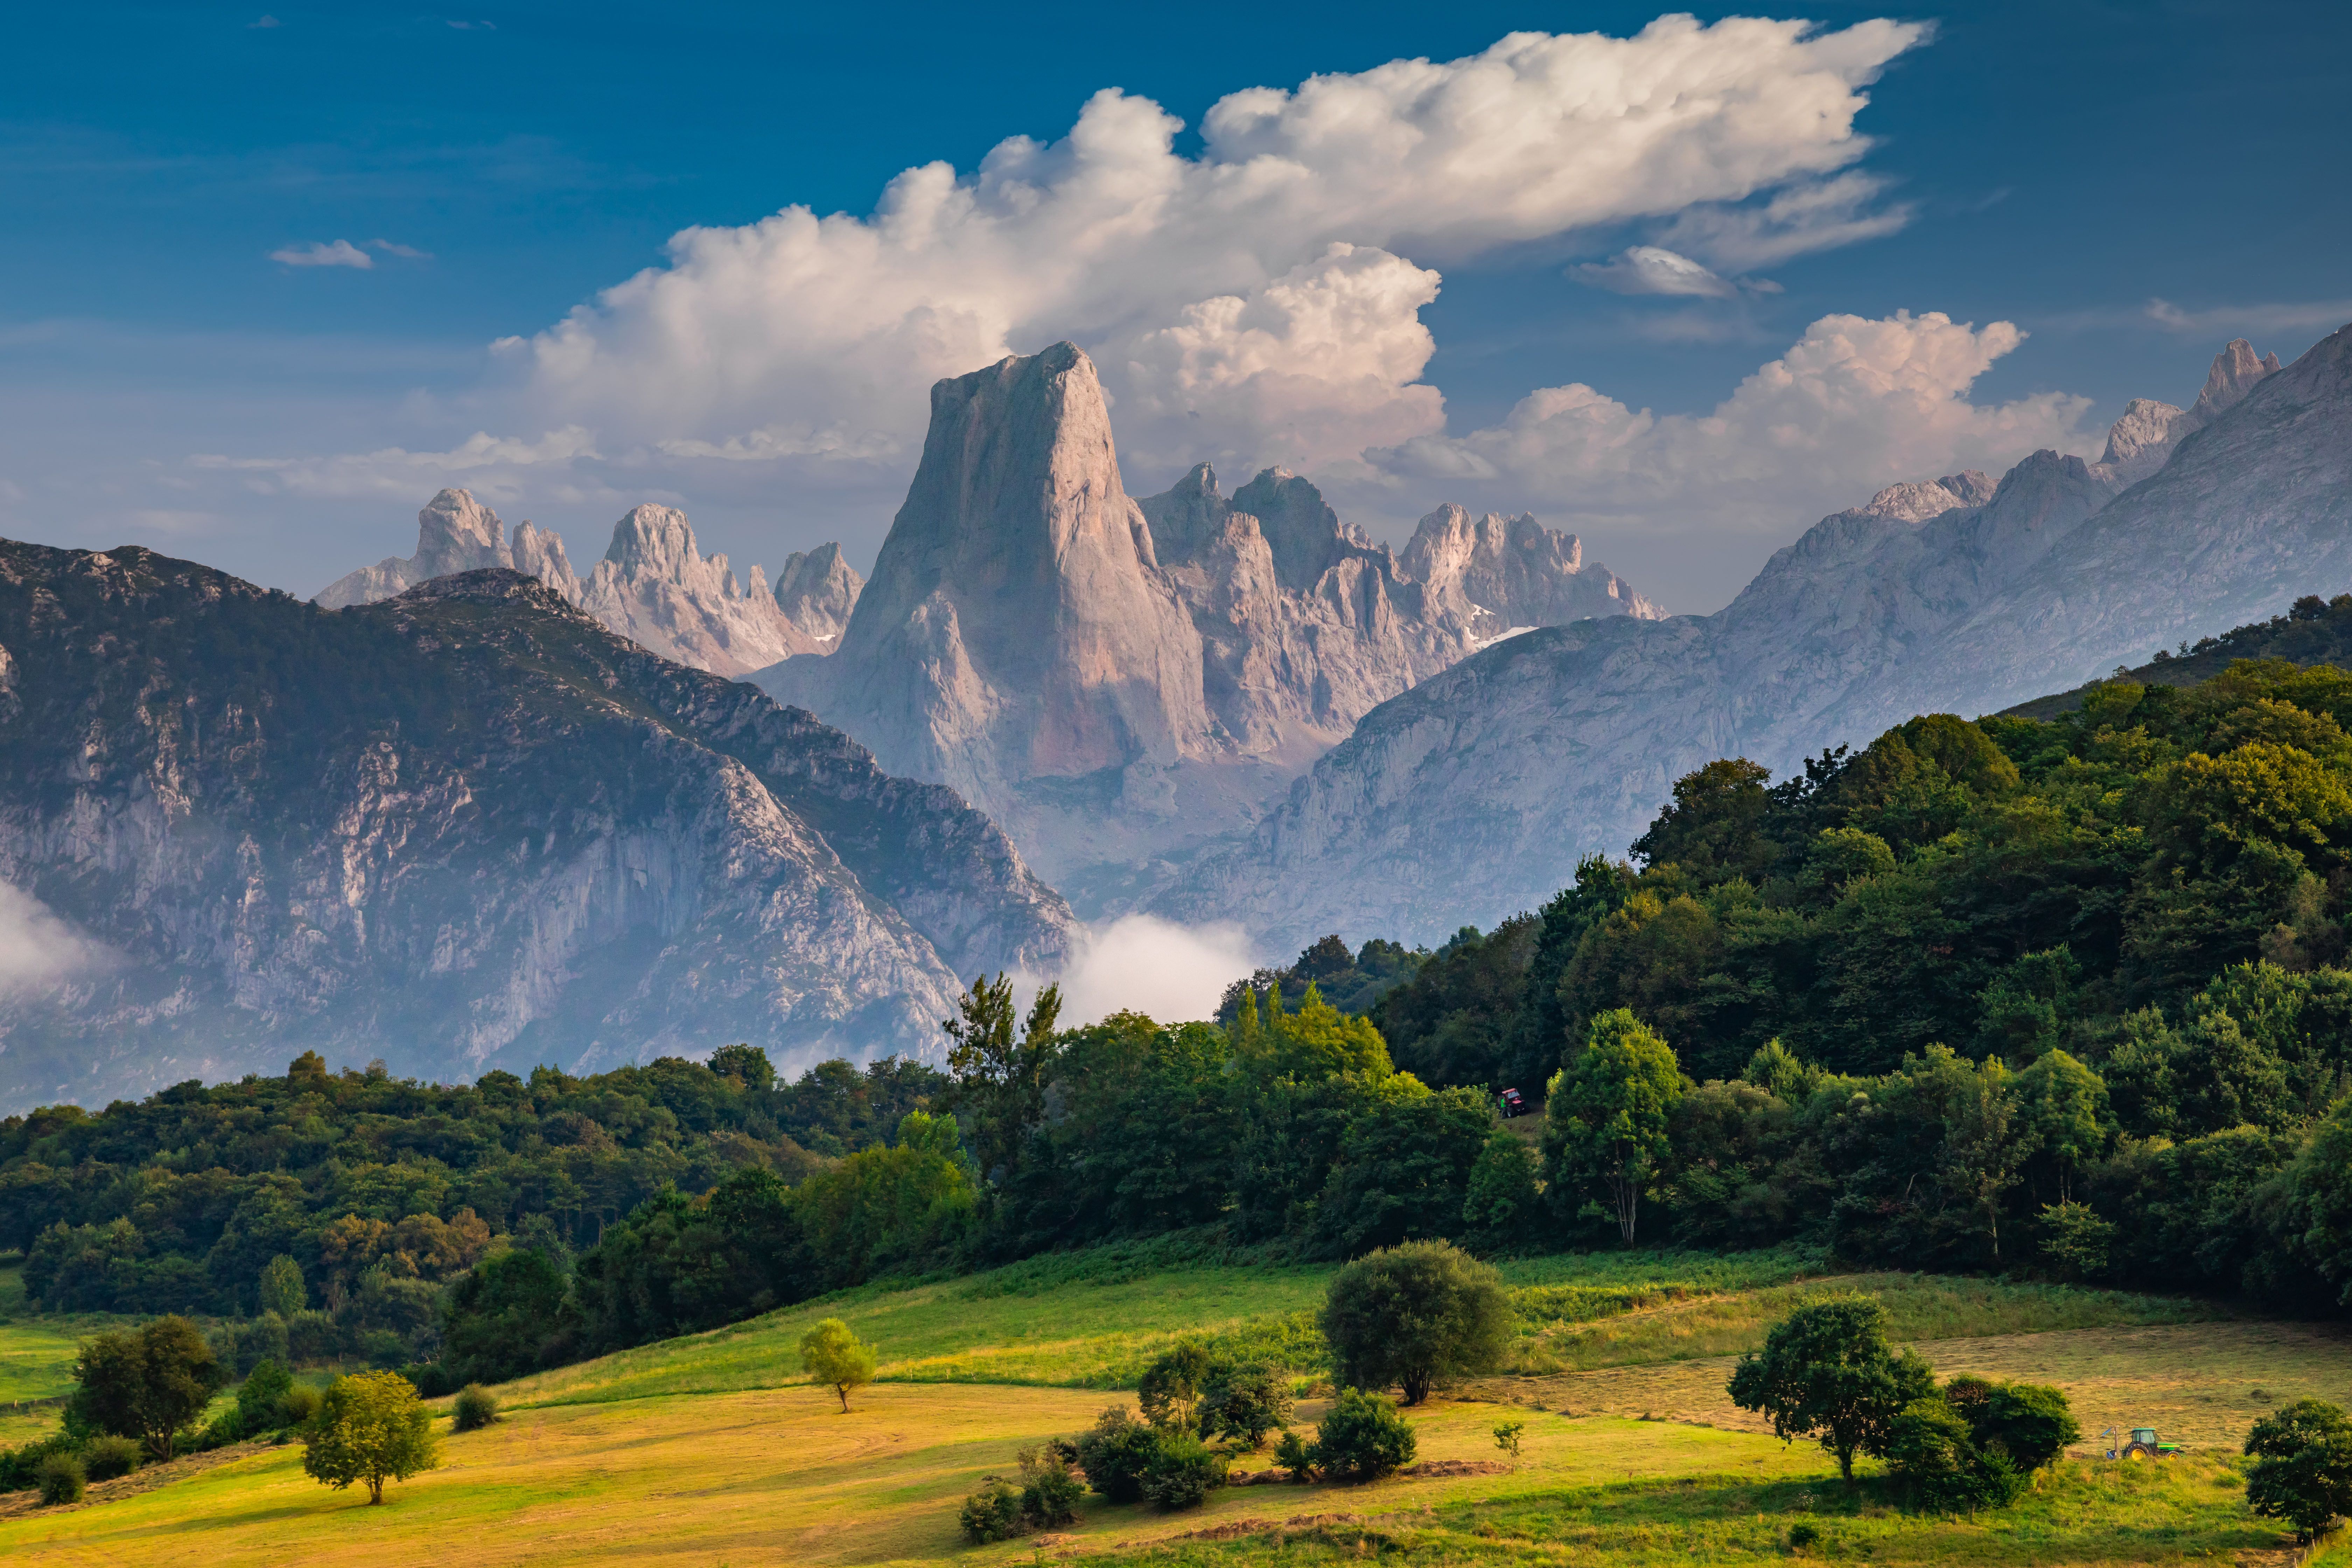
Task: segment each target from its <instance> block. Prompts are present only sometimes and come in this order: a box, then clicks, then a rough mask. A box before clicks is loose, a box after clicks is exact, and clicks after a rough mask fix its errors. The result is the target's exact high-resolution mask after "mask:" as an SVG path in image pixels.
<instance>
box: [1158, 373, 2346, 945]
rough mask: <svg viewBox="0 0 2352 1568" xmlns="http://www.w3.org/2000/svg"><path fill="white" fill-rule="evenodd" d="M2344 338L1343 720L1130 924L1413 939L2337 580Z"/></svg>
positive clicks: (1884, 501)
mask: <svg viewBox="0 0 2352 1568" xmlns="http://www.w3.org/2000/svg"><path fill="white" fill-rule="evenodd" d="M2346 345H2347V333H2338V334H2336V336H2335V337H2333V338H2331V339H2329V340H2327V341H2326V342H2323V343H2321V344H2320V345H2319V346H2317V347H2315V348H2314V349H2313V350H2312V351H2311V352H2310V353H2307V354H2305V356H2304V357H2303V359H2301V360H2299V361H2298V362H2297V363H2296V364H2295V365H2294V366H2293V367H2291V368H2289V369H2288V370H2285V371H2284V372H2280V373H2277V374H2272V373H2271V372H2270V370H2269V367H2268V365H2267V364H2266V363H2264V362H2263V361H2260V360H2257V359H2255V357H2254V356H2253V354H2252V350H2251V349H2249V348H2247V347H2246V345H2244V344H2243V343H2242V342H2241V343H2233V344H2231V347H2230V348H2229V349H2227V350H2225V351H2223V353H2222V354H2221V356H2220V357H2219V358H2218V359H2217V360H2216V362H2215V369H2214V374H2213V375H2212V376H2211V377H2210V378H2209V380H2208V383H2207V387H2206V392H2205V395H2203V396H2201V397H2200V399H2199V402H2198V405H2197V406H2196V408H2195V409H2192V410H2191V411H2190V414H2189V415H2188V416H2183V415H2179V414H2177V413H2175V412H2174V411H2172V410H2170V409H2168V408H2166V407H2164V406H2163V405H2135V406H2134V409H2133V411H2132V412H2130V413H2127V414H2126V417H2125V419H2124V420H2122V421H2119V422H2118V425H2117V427H2116V433H2115V435H2114V436H2113V437H2111V439H2110V443H2109V447H2108V450H2107V453H2106V455H2105V459H2104V460H2103V461H2102V462H2100V463H2097V464H2085V463H2084V462H2083V461H2081V460H2080V459H2079V458H2068V457H2062V456H2060V455H2059V454H2057V453H2055V452H2038V453H2035V454H2034V455H2032V457H2029V458H2026V459H2025V460H2024V461H2023V462H2021V463H2020V464H2018V465H2017V467H2015V468H2012V469H2011V470H2010V472H2009V473H2008V474H2006V475H2004V476H2003V477H2002V479H2000V483H1999V484H1998V485H1994V484H1992V483H1991V482H1990V480H1988V479H1986V477H1985V476H1983V475H1981V474H1975V473H1969V474H1959V475H1953V476H1949V477H1948V478H1945V479H1938V480H1936V481H1934V482H1932V483H1927V484H1906V485H1896V486H1894V487H1891V488H1889V489H1886V490H1884V491H1882V492H1880V494H1879V495H1878V496H1876V497H1874V499H1873V500H1872V501H1871V502H1870V503H1869V504H1868V505H1867V506H1864V507H1860V508H1856V509H1854V510H1851V511H1846V512H1841V513H1838V514H1836V515H1834V516H1832V517H1828V518H1824V519H1823V520H1822V521H1821V522H1820V523H1818V524H1816V525H1815V526H1814V527H1813V528H1811V530H1809V531H1807V532H1806V533H1805V535H1804V536H1803V537H1802V538H1801V539H1800V540H1798V541H1797V542H1795V543H1793V544H1791V545H1790V546H1788V547H1787V548H1785V549H1783V550H1781V551H1780V552H1779V553H1777V554H1776V555H1774V556H1773V558H1772V559H1771V561H1770V562H1769V563H1767V565H1766V566H1765V568H1764V570H1763V571H1762V572H1760V573H1759V574H1758V575H1757V577H1756V579H1755V581H1754V582H1752V583H1750V584H1748V587H1747V588H1746V589H1745V590H1744V591H1743V592H1742V593H1741V594H1740V595H1739V596H1738V598H1737V599H1735V600H1734V601H1733V602H1732V603H1731V604H1730V605H1727V607H1726V608H1724V609H1723V610H1721V611H1719V612H1717V614H1715V615H1713V616H1681V617H1675V618H1673V619H1669V620H1665V621H1660V622H1650V621H1639V620H1633V619H1630V618H1625V617H1618V618H1614V619H1608V620H1595V621H1584V622H1579V623H1577V624H1575V625H1573V626H1562V627H1558V628H1554V629H1550V630H1544V631H1537V632H1531V633H1528V634H1526V635H1524V636H1522V637H1514V638H1512V639H1510V640H1509V641H1507V642H1505V643H1503V644H1501V645H1500V646H1497V647H1490V648H1487V649H1486V651H1484V652H1483V653H1480V654H1478V655H1477V656H1476V657H1475V658H1470V659H1467V660H1465V662H1463V663H1462V664H1460V665H1457V666H1455V667H1454V668H1452V669H1450V670H1448V671H1446V672H1445V673H1444V675H1441V676H1439V677H1437V678H1435V679H1432V680H1429V681H1427V682H1425V683H1423V685H1421V686H1419V687H1417V688H1415V689H1412V690H1411V691H1408V692H1406V693H1404V694H1403V695H1402V696H1401V697H1399V698H1396V699H1394V700H1391V701H1390V702H1388V703H1385V704H1383V705H1382V706H1381V707H1380V708H1377V709H1375V710H1372V711H1371V712H1370V713H1368V714H1366V715H1365V717H1364V718H1363V719H1362V720H1361V721H1360V722H1359V723H1358V725H1357V727H1356V730H1355V732H1354V733H1353V734H1352V735H1350V736H1349V739H1348V740H1347V741H1346V742H1343V743H1342V744H1340V745H1339V747H1337V748H1335V749H1334V750H1333V751H1332V752H1330V753H1329V754H1328V755H1327V756H1325V757H1324V758H1323V759H1322V760H1321V761H1319V762H1318V763H1317V764H1316V766H1315V768H1314V770H1313V772H1312V773H1310V774H1309V775H1308V776H1307V777H1306V778H1305V779H1303V780H1301V781H1300V782H1299V783H1298V784H1297V785H1296V786H1295V787H1294V789H1293V791H1292V794H1291V796H1290V798H1289V800H1288V801H1287V802H1286V804H1285V805H1283V806H1282V807H1281V808H1280V809H1279V810H1277V811H1276V812H1273V813H1271V814H1269V815H1268V816H1267V817H1266V818H1265V821H1263V822H1262V823H1260V824H1259V825H1258V826H1257V827H1256V828H1255V830H1254V832H1253V833H1252V834H1250V835H1249V836H1247V837H1245V838H1244V839H1242V840H1240V841H1239V842H1238V843H1237V844H1236V845H1235V846H1234V847H1230V848H1228V849H1225V850H1223V851H1221V852H1218V853H1215V854H1213V855H1206V856H1203V857H1202V858H1201V859H1200V860H1199V861H1198V862H1196V863H1195V864H1194V865H1193V866H1192V868H1189V869H1188V871H1187V872H1186V873H1185V875H1184V876H1183V878H1182V879H1181V880H1180V881H1178V882H1177V883H1176V885H1175V886H1174V887H1173V888H1171V889H1169V890H1168V891H1166V892H1164V893H1162V894H1160V895H1159V896H1158V897H1157V898H1155V900H1153V902H1152V905H1151V907H1153V908H1155V909H1158V910H1160V911H1161V912H1164V913H1168V914H1171V915H1173V916H1176V917H1178V918H1183V919H1204V918H1225V919H1238V920H1240V921H1243V922H1244V924H1246V925H1247V926H1248V927H1249V928H1250V929H1251V931H1253V933H1254V934H1255V935H1256V936H1257V937H1258V938H1259V939H1260V940H1261V941H1263V942H1266V943H1267V944H1268V945H1271V946H1274V947H1276V948H1277V949H1280V948H1284V947H1290V946H1295V945H1297V944H1299V943H1301V942H1306V941H1308V940H1311V939H1312V938H1313V937H1314V936H1316V935H1318V934H1319V933H1322V932H1325V931H1341V932H1343V933H1351V934H1360V933H1365V932H1379V933H1381V934H1383V935H1389V936H1393V937H1395V938H1398V939H1400V940H1402V941H1405V942H1437V941H1440V940H1443V939H1444V936H1445V935H1447V934H1448V933H1450V932H1451V931H1454V930H1455V929H1456V928H1457V927H1459V926H1461V925H1464V924H1465V923H1491V922H1492V921H1494V920H1496V918H1497V917H1498V916H1501V915H1505V914H1507V913H1509V912H1511V911H1512V910H1525V909H1533V908H1535V907H1536V906H1538V904H1540V903H1541V902H1542V900H1544V899H1546V898H1548V897H1549V896H1550V894H1551V893H1552V892H1553V891H1555V890H1557V889H1559V888H1560V887H1562V886H1564V885H1566V884H1567V883H1568V882H1570V880H1572V879H1573V876H1574V868H1575V863H1576V861H1577V859H1578V858H1580V856H1583V855H1586V854H1591V853H1594V852H1602V853H1607V854H1612V855H1615V854H1622V852H1623V851H1624V848H1625V847H1626V846H1627V845H1628V844H1629V843H1631V842H1632V840H1633V837H1634V836H1635V835H1636V834H1637V833H1639V832H1640V831H1641V829H1642V826H1643V825H1644V824H1645V823H1646V822H1647V821H1648V819H1649V817H1650V816H1651V815H1652V814H1653V813H1654V811H1655V810H1656V809H1657V808H1658V806H1659V805H1661V804H1662V803H1663V802H1664V800H1665V799H1666V798H1667V796H1668V794H1669V792H1670V789H1671V786H1672V784H1673V781H1674V780H1675V778H1676V777H1678V776H1680V775H1681V774H1682V773H1686V772H1688V771H1690V770H1691V769H1693V768H1696V767H1698V766H1701V765H1703V764H1704V763H1706V762H1708V761H1710V760H1711V759H1713V758H1716V757H1720V756H1741V755H1744V756H1747V757H1748V758H1750V759H1752V760H1754V761H1757V762H1760V763H1764V764H1765V765H1767V766H1769V767H1770V768H1772V769H1773V770H1774V771H1775V772H1776V773H1786V772H1788V771H1790V770H1791V769H1793V768H1794V767H1795V766H1796V765H1797V763H1798V762H1799V760H1800V759H1801V758H1802V757H1804V756H1806V755H1808V754H1811V753H1812V752H1818V751H1820V750H1821V749H1822V748H1823V747H1826V746H1832V745H1838V744H1843V743H1848V742H1859V741H1864V740H1867V739H1868V738H1869V737H1870V736H1872V735H1874V734H1875V733H1877V732H1878V731H1881V730H1883V729H1885V727H1886V726H1887V725H1888V724H1890V723H1893V722H1895V721H1900V720H1902V719H1905V718H1907V717H1909V716H1910V715H1911V714H1913V713H1916V712H1921V711H1931V710H1937V709H1939V708H1942V709H1957V710H1961V711H1967V712H1981V711H1984V710H1988V709H1990V708H1997V707H2000V706H2003V705H2005V704H2007V703H2011V702H2015V701H2018V700H2022V699H2025V698H2030V697H2032V696H2033V695H2035V694H2036V693H2037V692H2042V691H2046V690H2048V689H2050V688H2051V687H2052V686H2053V685H2054V684H2058V683H2059V682H2060V681H2062V680H2063V679H2066V678H2068V677H2072V678H2073V679H2081V678H2082V677H2083V676H2084V675H2088V674H2091V673H2093V672H2095V671H2096V670H2100V669H2104V668H2110V667H2112V666H2113V665H2114V664H2115V663H2116V659H2117V658H2118V657H2119V656H2120V655H2123V654H2126V653H2139V652H2143V651H2144V650H2146V649H2147V648H2148V647H2150V646H2151V645H2152V644H2158V643H2166V642H2170V641H2173V640H2174V639H2176V638H2178V637H2183V636H2195V635H2198V634H2199V633H2201V632H2204V631H2208V630H2210V629H2211V628H2212V627H2213V626H2217V625H2226V624H2228V622H2229V621H2230V620H2231V619H2243V618H2245V616H2247V615H2248V614H2250V613H2254V612H2267V611H2269V610H2271V609H2273V608H2282V607H2284V604H2285V602H2286V600H2287V599H2288V598H2291V597H2292V596H2294V595H2295V594H2299V593H2302V592H2305V591H2306V589H2307V587H2308V585H2309V584H2311V583H2313V582H2333V581H2345V580H2347V579H2352V559H2347V557H2352V526H2347V524H2352V516H2347V508H2352V489H2347V483H2346V479H2347V473H2346V469H2347V462H2352V374H2347V363H2346V361H2347V347H2346ZM2152 409H2153V410H2155V412H2154V413H2152V412H2151V410H2152ZM2192 416H2193V417H2192ZM2165 453H2168V454H2169V457H2168V460H2167V461H2166V462H2165V464H2164V466H2163V467H2162V468H2160V469H2159V470H2158V472H2157V473H2156V475H2155V476H2154V477H2152V478H2149V479H2144V480H2141V481H2140V482H2139V483H2137V485H2134V486H2132V487H2131V488H2130V489H2128V490H2126V489H2125V485H2126V481H2127V480H2128V479H2129V478H2130V475H2131V474H2132V473H2134V472H2136V471H2141V470H2144V469H2145V468H2146V467H2147V464H2148V462H2149V461H2150V460H2151V458H2152V456H2154V455H2160V454H2165ZM2118 491H2122V492H2123V494H2122V495H2121V497H2120V499H2117V492H2118ZM2053 677H2054V678H2053Z"/></svg>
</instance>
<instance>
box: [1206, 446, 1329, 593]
mask: <svg viewBox="0 0 2352 1568" xmlns="http://www.w3.org/2000/svg"><path fill="white" fill-rule="evenodd" d="M1202 467H1203V468H1205V467H1207V465H1206V464H1203V465H1202ZM1195 471H1196V472H1197V471H1198V470H1195ZM1212 482H1213V476H1212ZM1233 510H1235V511H1245V512H1247V513H1249V514H1250V515H1251V516H1252V517H1254V518H1255V519H1257V523H1258V531H1259V532H1260V533H1263V534H1264V535H1265V542H1266V548H1267V549H1269V550H1271V551H1272V552H1274V575H1275V580H1276V582H1278V583H1280V584H1282V585H1283V586H1284V587H1285V588H1287V589H1289V590H1290V591H1291V592H1293V593H1304V592H1305V591H1307V589H1309V588H1312V587H1313V586H1314V585H1315V584H1316V583H1317V582H1318V581H1319V580H1320V579H1321V578H1322V576H1323V574H1324V573H1326V572H1328V571H1329V570H1330V569H1331V568H1332V567H1334V566H1336V565H1338V564H1339V562H1340V561H1341V560H1343V559H1345V558H1346V556H1347V555H1348V553H1349V547H1350V546H1353V547H1355V548H1356V549H1359V550H1361V549H1366V548H1369V541H1366V540H1365V539H1364V538H1363V537H1362V536H1361V535H1360V534H1359V533H1358V532H1357V531H1355V530H1353V529H1351V528H1349V527H1348V526H1347V525H1346V524H1344V523H1342V522H1341V521H1339V513H1338V512H1335V511H1333V510H1331V508H1330V507H1329V505H1328V504H1327V503H1326V502H1325V501H1324V500H1323V492H1322V491H1321V490H1318V489H1316V488H1315V487H1314V485H1312V484H1311V483H1309V482H1308V481H1307V480H1306V479H1301V478H1299V477H1298V476H1297V474H1294V473H1292V472H1291V471H1290V470H1289V469H1287V468H1268V469H1266V470H1265V471H1264V472H1263V473H1261V474H1259V475H1258V476H1257V478H1255V479H1252V480H1251V481H1250V482H1249V483H1247V484H1245V485H1244V486H1243V487H1242V488H1241V489H1237V490H1235V491H1234V499H1233Z"/></svg>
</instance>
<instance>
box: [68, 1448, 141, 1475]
mask: <svg viewBox="0 0 2352 1568" xmlns="http://www.w3.org/2000/svg"><path fill="white" fill-rule="evenodd" d="M142 1457H143V1456H142V1453H141V1451H140V1447H139V1444H138V1442H137V1440H136V1439H134V1438H130V1437H100V1438H97V1439H95V1440H94V1441H92V1442H91V1443H90V1445H89V1447H86V1448H84V1449H83V1450H82V1451H81V1470H82V1474H83V1475H85V1476H88V1477H89V1479H91V1480H94V1481H110V1480H112V1479H115V1478H116V1477H117V1476H127V1475H129V1474H131V1471H133V1470H135V1469H137V1468H139V1461H140V1459H141V1458H142Z"/></svg>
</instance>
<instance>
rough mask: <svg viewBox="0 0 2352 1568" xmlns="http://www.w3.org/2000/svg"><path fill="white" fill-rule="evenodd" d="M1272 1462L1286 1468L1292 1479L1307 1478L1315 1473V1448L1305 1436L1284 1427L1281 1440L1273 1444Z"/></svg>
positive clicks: (1311, 1477) (1310, 1477)
mask: <svg viewBox="0 0 2352 1568" xmlns="http://www.w3.org/2000/svg"><path fill="white" fill-rule="evenodd" d="M1274 1462H1275V1463H1276V1464H1277V1465H1280V1466H1281V1467H1282V1468H1284V1469H1286V1470H1288V1471H1289V1472H1290V1479H1292V1480H1294V1481H1304V1480H1309V1479H1313V1477H1314V1473H1315V1450H1314V1449H1313V1447H1310V1446H1309V1445H1308V1443H1307V1439H1306V1438H1304V1437H1301V1436H1299V1435H1298V1434H1297V1433H1296V1432H1293V1431H1290V1430H1289V1429H1288V1428H1285V1429H1284V1431H1283V1434H1282V1441H1281V1442H1279V1443H1276V1445H1275V1446H1274Z"/></svg>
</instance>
